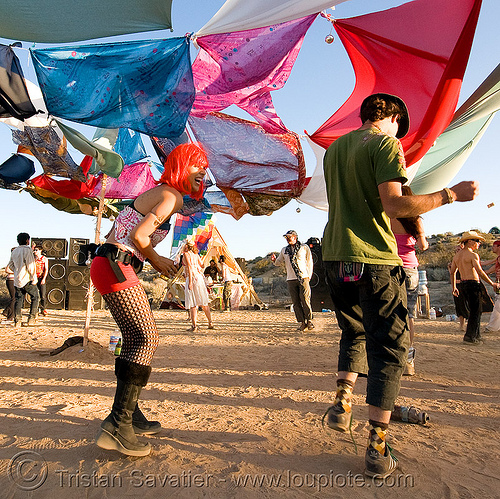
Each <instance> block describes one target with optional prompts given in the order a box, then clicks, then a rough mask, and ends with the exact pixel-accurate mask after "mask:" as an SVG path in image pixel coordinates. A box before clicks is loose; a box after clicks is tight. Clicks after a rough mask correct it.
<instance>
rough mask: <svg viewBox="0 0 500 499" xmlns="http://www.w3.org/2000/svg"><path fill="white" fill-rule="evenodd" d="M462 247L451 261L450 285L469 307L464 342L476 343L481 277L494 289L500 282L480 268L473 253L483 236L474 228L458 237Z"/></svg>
mask: <svg viewBox="0 0 500 499" xmlns="http://www.w3.org/2000/svg"><path fill="white" fill-rule="evenodd" d="M460 242H461V243H464V248H463V249H462V250H460V251H458V252H457V253H456V254H455V256H454V257H453V261H452V262H451V287H452V290H453V294H454V295H455V296H458V295H459V294H463V295H464V296H465V301H466V302H467V305H468V308H469V320H468V321H467V329H466V331H465V335H464V342H465V343H471V344H473V345H478V344H479V343H481V342H482V338H481V332H480V326H481V313H482V302H481V294H482V290H481V279H482V280H483V281H485V282H487V283H488V284H489V285H490V286H492V287H493V289H494V290H495V291H496V290H497V289H499V288H500V284H498V283H495V282H493V281H492V280H491V279H490V278H489V277H488V276H487V275H486V273H485V272H484V270H483V269H482V268H481V265H480V260H479V255H478V254H477V253H475V251H477V250H478V249H479V246H480V245H481V242H484V237H483V236H481V235H480V234H479V233H477V232H476V231H474V230H470V231H467V232H464V233H463V234H462V237H461V238H460ZM457 272H460V276H461V279H462V280H461V282H460V290H459V289H458V288H457V284H456V273H457Z"/></svg>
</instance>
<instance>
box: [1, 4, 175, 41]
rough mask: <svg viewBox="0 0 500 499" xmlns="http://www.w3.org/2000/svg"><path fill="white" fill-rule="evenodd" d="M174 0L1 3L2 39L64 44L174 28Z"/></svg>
mask: <svg viewBox="0 0 500 499" xmlns="http://www.w3.org/2000/svg"><path fill="white" fill-rule="evenodd" d="M171 9H172V0H140V1H138V0H73V1H68V0H45V1H43V2H34V1H33V0H2V15H1V16H0V33H1V34H2V37H3V38H9V39H11V40H25V41H29V42H43V43H65V42H74V41H80V40H91V39H93V38H101V37H107V36H115V35H125V34H127V33H141V32H143V31H153V30H161V29H167V28H171V27H172V22H171Z"/></svg>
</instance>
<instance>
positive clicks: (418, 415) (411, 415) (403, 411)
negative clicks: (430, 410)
mask: <svg viewBox="0 0 500 499" xmlns="http://www.w3.org/2000/svg"><path fill="white" fill-rule="evenodd" d="M391 419H392V420H393V421H402V422H403V423H412V424H425V423H427V422H428V421H429V420H430V418H429V415H428V414H427V413H426V412H424V411H421V410H420V409H417V408H416V407H413V406H410V407H406V406H404V405H395V406H394V409H393V410H392V412H391Z"/></svg>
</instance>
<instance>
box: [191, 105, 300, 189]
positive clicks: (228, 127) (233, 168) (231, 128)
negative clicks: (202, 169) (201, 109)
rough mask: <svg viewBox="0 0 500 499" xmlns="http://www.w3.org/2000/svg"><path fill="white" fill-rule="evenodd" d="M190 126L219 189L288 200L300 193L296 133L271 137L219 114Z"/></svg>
mask: <svg viewBox="0 0 500 499" xmlns="http://www.w3.org/2000/svg"><path fill="white" fill-rule="evenodd" d="M189 125H190V127H191V129H192V130H193V133H194V135H195V137H196V139H197V140H198V141H199V142H201V143H202V145H203V147H204V148H205V151H206V152H207V155H208V162H209V165H210V172H211V173H212V175H213V176H214V178H215V181H216V184H217V186H218V187H219V189H221V190H224V189H225V188H226V189H235V190H237V191H239V192H248V193H250V194H256V193H260V194H270V195H278V196H290V197H295V196H299V195H300V193H301V192H302V189H303V186H304V181H305V174H306V170H305V163H304V156H303V153H302V147H301V145H300V140H299V138H298V136H297V135H296V134H295V133H293V132H289V133H287V134H280V135H276V134H275V135H270V134H267V133H265V131H264V130H263V129H262V127H260V126H259V125H257V124H256V123H253V122H251V121H247V120H242V119H240V118H235V117H233V116H229V115H226V114H222V113H212V114H209V115H207V116H206V117H205V118H195V117H190V118H189Z"/></svg>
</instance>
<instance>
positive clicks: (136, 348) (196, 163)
mask: <svg viewBox="0 0 500 499" xmlns="http://www.w3.org/2000/svg"><path fill="white" fill-rule="evenodd" d="M164 166H165V169H164V171H163V173H162V175H161V177H160V180H159V181H158V182H157V184H158V185H156V186H155V187H153V188H151V189H149V190H147V191H145V192H143V193H142V194H140V195H139V196H138V197H137V198H136V199H135V200H134V201H133V203H132V204H131V205H130V206H127V207H126V208H125V209H124V210H123V211H121V212H120V213H119V215H118V216H117V217H116V220H115V222H114V224H113V228H112V229H111V231H110V233H109V234H108V236H107V239H106V243H105V244H103V245H102V246H99V247H98V249H97V250H96V252H95V257H94V259H93V260H92V264H91V267H90V277H91V278H92V282H93V283H94V285H95V287H96V289H97V290H98V291H99V293H101V295H102V296H103V298H104V300H105V302H106V304H107V306H108V309H109V311H110V312H111V315H112V316H113V319H114V320H115V321H116V323H117V325H118V327H119V328H120V331H121V334H122V338H123V343H122V349H121V353H120V356H119V357H118V358H117V359H116V361H115V375H116V378H117V380H116V390H115V396H114V401H113V406H112V408H111V413H110V414H109V415H108V416H107V417H106V419H104V421H103V422H102V423H101V428H100V430H99V433H98V434H97V437H96V444H97V445H98V446H99V447H101V448H103V449H108V450H116V451H118V452H121V453H122V454H125V455H127V456H146V455H148V454H149V453H150V452H151V445H150V444H149V443H146V444H144V443H141V442H140V441H138V440H137V437H136V434H141V433H142V434H154V433H158V432H159V431H161V424H160V423H159V422H158V421H148V420H147V419H146V417H145V416H144V414H143V413H142V411H141V410H140V409H139V406H138V404H137V402H138V400H139V396H140V393H141V390H142V388H143V387H144V386H146V384H147V382H148V380H149V376H150V374H151V361H152V359H153V355H154V353H155V351H156V348H157V346H158V342H159V337H158V329H157V327H156V323H155V320H154V317H153V313H152V311H151V307H150V305H149V301H148V298H147V295H146V292H145V291H144V288H143V286H142V285H141V283H140V281H139V279H138V277H137V275H136V272H139V271H140V269H141V267H142V263H143V262H144V261H145V260H147V261H148V262H149V263H150V264H151V265H152V267H153V268H154V269H155V270H156V271H158V272H160V273H161V274H163V275H167V276H174V275H175V274H176V273H177V271H178V269H177V267H176V265H175V264H174V262H173V261H172V260H170V259H169V258H165V257H163V256H161V255H159V254H158V253H157V252H156V251H155V246H156V245H157V244H159V243H160V242H161V241H162V240H163V239H164V238H165V237H166V236H167V234H168V232H169V230H170V217H171V216H172V215H173V214H174V213H176V212H178V211H179V210H180V209H181V208H182V206H183V195H184V194H187V195H190V196H191V197H193V198H195V199H201V197H202V196H203V179H204V177H205V174H206V170H207V168H208V159H207V155H206V153H205V151H204V150H203V149H202V148H201V147H200V146H199V145H197V144H181V145H179V146H177V147H176V148H175V149H174V150H173V151H172V152H171V153H170V154H169V155H168V157H167V159H166V161H165V165H164Z"/></svg>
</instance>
